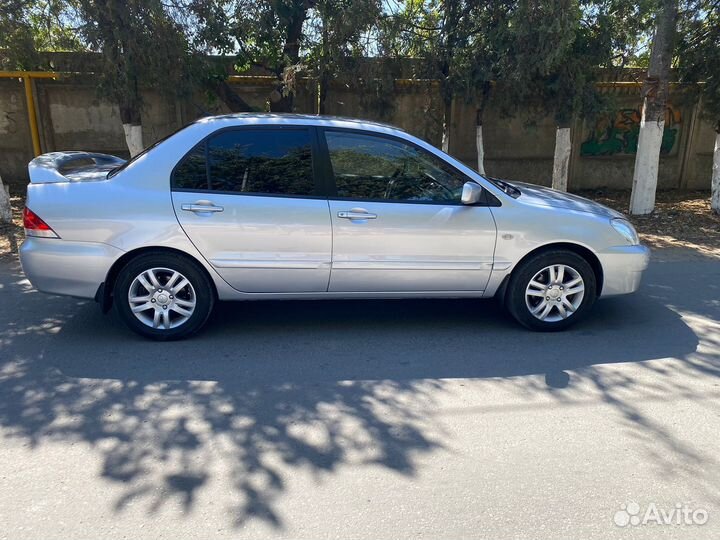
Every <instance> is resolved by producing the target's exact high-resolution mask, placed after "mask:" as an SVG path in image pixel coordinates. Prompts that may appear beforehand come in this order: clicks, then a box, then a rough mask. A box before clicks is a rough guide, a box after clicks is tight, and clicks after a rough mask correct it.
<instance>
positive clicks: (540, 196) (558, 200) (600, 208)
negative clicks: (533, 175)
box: [508, 182, 625, 218]
mask: <svg viewBox="0 0 720 540" xmlns="http://www.w3.org/2000/svg"><path fill="white" fill-rule="evenodd" d="M508 183H509V184H512V185H513V186H515V187H517V188H518V189H519V190H520V193H521V195H520V197H519V198H518V200H519V201H520V202H522V203H523V204H530V205H533V206H547V207H550V208H565V209H567V210H574V211H576V212H586V213H588V214H595V215H599V216H606V217H609V218H622V217H625V216H623V215H622V214H621V213H620V212H618V211H616V210H613V209H612V208H608V207H607V206H604V205H602V204H600V203H596V202H595V201H591V200H590V199H586V198H584V197H578V196H577V195H572V194H571V193H565V192H563V191H557V190H554V189H550V188H548V187H543V186H538V185H536V184H526V183H524V182H508Z"/></svg>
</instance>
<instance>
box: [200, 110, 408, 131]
mask: <svg viewBox="0 0 720 540" xmlns="http://www.w3.org/2000/svg"><path fill="white" fill-rule="evenodd" d="M228 120H230V121H232V120H236V121H238V122H239V123H243V122H248V123H253V124H295V125H297V124H302V125H312V126H335V127H345V128H348V127H349V128H352V127H356V128H375V129H377V128H381V129H382V130H392V131H400V132H403V133H405V131H404V130H403V129H401V128H399V127H397V126H391V125H390V124H383V123H381V122H375V121H372V120H363V119H360V118H345V117H342V116H329V115H319V114H297V113H255V112H246V113H233V114H221V115H218V116H207V117H205V118H201V119H199V120H197V122H198V123H211V122H218V121H228Z"/></svg>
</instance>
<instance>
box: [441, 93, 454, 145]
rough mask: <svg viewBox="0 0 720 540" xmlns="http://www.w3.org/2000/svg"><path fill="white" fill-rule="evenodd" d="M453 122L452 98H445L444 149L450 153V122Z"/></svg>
mask: <svg viewBox="0 0 720 540" xmlns="http://www.w3.org/2000/svg"><path fill="white" fill-rule="evenodd" d="M451 122H452V98H446V99H444V100H443V131H442V151H443V152H445V153H446V154H449V153H450V124H451Z"/></svg>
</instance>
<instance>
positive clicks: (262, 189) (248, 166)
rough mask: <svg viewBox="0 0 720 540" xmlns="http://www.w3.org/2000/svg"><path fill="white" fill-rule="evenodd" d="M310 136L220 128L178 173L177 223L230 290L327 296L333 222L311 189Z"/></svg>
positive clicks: (305, 130)
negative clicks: (324, 294) (227, 284)
mask: <svg viewBox="0 0 720 540" xmlns="http://www.w3.org/2000/svg"><path fill="white" fill-rule="evenodd" d="M314 137H315V131H314V128H312V127H305V126H298V127H295V126H272V127H265V126H260V127H247V128H246V127H242V128H232V129H224V130H220V131H219V132H217V133H215V134H213V135H212V136H210V137H209V138H207V139H206V140H205V141H203V142H202V143H200V144H199V145H198V146H196V147H195V148H194V149H193V150H192V151H191V152H189V153H188V154H187V155H186V156H185V157H184V158H183V160H181V161H180V163H178V165H177V166H176V167H175V169H174V171H173V175H172V198H173V205H174V207H175V213H176V214H177V217H178V220H179V221H180V224H181V226H182V227H183V229H184V230H185V232H186V234H187V235H188V237H189V238H190V240H191V241H192V242H193V244H195V246H196V247H197V248H198V250H199V251H200V253H202V255H203V256H204V257H205V258H206V259H207V260H208V261H209V262H210V264H211V265H212V266H213V267H214V268H215V269H216V270H217V272H218V273H219V274H220V275H221V276H222V277H223V278H224V279H225V280H226V281H227V282H228V283H229V284H230V285H231V286H232V287H234V288H235V289H237V290H239V291H243V292H251V293H252V292H262V293H283V292H321V291H326V290H327V286H328V279H329V277H330V261H331V247H332V235H331V223H330V214H329V210H328V202H327V199H326V197H325V196H324V195H322V194H321V193H320V190H319V189H318V188H317V185H316V182H315V174H314V163H313V159H314V158H313V148H314V147H315V146H316V145H315V144H314V142H313V141H314Z"/></svg>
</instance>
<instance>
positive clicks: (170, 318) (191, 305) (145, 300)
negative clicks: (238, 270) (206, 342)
mask: <svg viewBox="0 0 720 540" xmlns="http://www.w3.org/2000/svg"><path fill="white" fill-rule="evenodd" d="M113 295H114V303H115V306H116V309H117V312H118V313H119V315H120V317H121V318H122V319H123V321H124V322H125V324H127V325H128V327H130V329H131V330H133V331H135V332H137V333H138V334H140V335H142V336H145V337H148V338H151V339H156V340H174V339H182V338H185V337H188V336H189V335H191V334H193V333H195V332H197V331H198V330H199V329H200V328H201V327H202V326H203V325H204V324H205V322H206V321H207V319H208V317H209V316H210V313H211V311H212V308H213V304H214V300H215V295H214V292H213V289H212V286H211V284H210V282H209V280H208V278H207V277H206V276H205V274H204V273H203V272H202V271H201V270H200V269H199V268H198V267H197V265H196V264H195V263H194V262H192V261H189V260H188V259H186V258H185V257H182V256H180V255H174V254H169V253H168V254H157V255H155V254H146V255H141V256H139V257H137V258H136V259H133V260H132V261H130V262H129V263H128V264H127V265H126V266H125V267H124V268H123V269H122V270H121V271H120V273H119V275H118V278H117V280H116V282H115V287H114V289H113Z"/></svg>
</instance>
